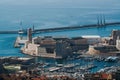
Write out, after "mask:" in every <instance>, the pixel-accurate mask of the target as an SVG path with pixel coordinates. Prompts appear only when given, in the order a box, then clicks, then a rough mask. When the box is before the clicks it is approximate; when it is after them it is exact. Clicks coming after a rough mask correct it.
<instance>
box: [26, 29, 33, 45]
mask: <svg viewBox="0 0 120 80" xmlns="http://www.w3.org/2000/svg"><path fill="white" fill-rule="evenodd" d="M27 40H28V41H29V42H30V43H31V42H32V29H31V28H29V29H28V30H27Z"/></svg>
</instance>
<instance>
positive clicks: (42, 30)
mask: <svg viewBox="0 0 120 80" xmlns="http://www.w3.org/2000/svg"><path fill="white" fill-rule="evenodd" d="M114 25H115V26H116V25H120V22H110V23H104V24H103V23H102V24H88V25H80V26H68V27H56V28H47V29H34V30H33V33H36V34H37V33H45V32H54V31H62V30H73V29H80V28H102V27H105V26H114ZM26 31H27V30H25V31H24V32H23V33H27V32H26ZM18 33H19V31H17V30H16V31H15V30H14V31H0V34H18Z"/></svg>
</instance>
